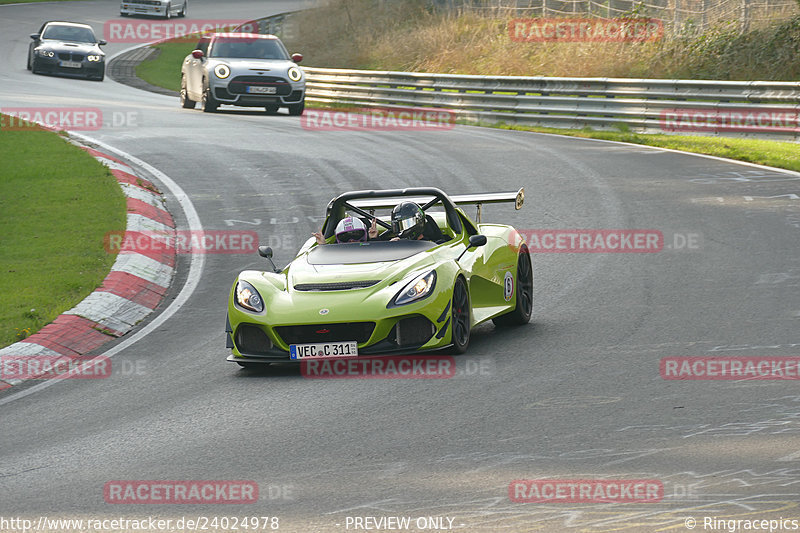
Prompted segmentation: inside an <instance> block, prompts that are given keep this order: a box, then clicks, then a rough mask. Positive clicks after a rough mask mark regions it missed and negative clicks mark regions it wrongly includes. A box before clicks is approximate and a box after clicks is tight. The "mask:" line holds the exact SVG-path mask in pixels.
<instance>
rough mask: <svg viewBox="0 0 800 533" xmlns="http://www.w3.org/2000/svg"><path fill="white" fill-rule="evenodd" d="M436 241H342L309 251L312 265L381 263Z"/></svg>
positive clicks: (428, 248)
mask: <svg viewBox="0 0 800 533" xmlns="http://www.w3.org/2000/svg"><path fill="white" fill-rule="evenodd" d="M434 246H436V243H433V242H430V241H409V240H401V241H394V242H390V241H386V242H383V241H375V242H353V243H341V244H336V245H331V246H317V247H316V248H314V249H313V250H311V251H310V252H309V253H308V262H309V263H310V264H312V265H354V264H357V263H380V262H383V261H399V260H401V259H405V258H407V257H411V256H412V255H415V254H418V253H420V252H424V251H425V250H430V249H431V248H433V247H434Z"/></svg>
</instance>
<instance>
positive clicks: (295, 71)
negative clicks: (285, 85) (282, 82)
mask: <svg viewBox="0 0 800 533" xmlns="http://www.w3.org/2000/svg"><path fill="white" fill-rule="evenodd" d="M286 74H287V75H288V76H289V79H290V80H292V81H300V78H302V77H303V73H302V72H300V69H299V68H297V67H292V68H290V69H289V72H287V73H286Z"/></svg>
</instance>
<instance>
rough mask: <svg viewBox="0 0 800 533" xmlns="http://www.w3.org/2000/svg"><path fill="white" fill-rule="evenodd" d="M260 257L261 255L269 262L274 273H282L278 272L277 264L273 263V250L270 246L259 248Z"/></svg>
mask: <svg viewBox="0 0 800 533" xmlns="http://www.w3.org/2000/svg"><path fill="white" fill-rule="evenodd" d="M258 255H260V256H261V257H263V258H264V259H266V260H267V261H269V266H271V267H272V271H273V272H275V273H278V272H280V270H278V269H277V268H276V267H275V263H273V262H272V248H270V247H269V246H259V247H258Z"/></svg>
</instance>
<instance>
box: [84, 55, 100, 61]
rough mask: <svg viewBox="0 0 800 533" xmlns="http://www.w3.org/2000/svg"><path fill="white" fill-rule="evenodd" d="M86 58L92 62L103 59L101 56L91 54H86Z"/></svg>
mask: <svg viewBox="0 0 800 533" xmlns="http://www.w3.org/2000/svg"><path fill="white" fill-rule="evenodd" d="M86 59H88V60H89V61H92V62H97V61H100V60H101V59H103V56H98V55H91V56H86Z"/></svg>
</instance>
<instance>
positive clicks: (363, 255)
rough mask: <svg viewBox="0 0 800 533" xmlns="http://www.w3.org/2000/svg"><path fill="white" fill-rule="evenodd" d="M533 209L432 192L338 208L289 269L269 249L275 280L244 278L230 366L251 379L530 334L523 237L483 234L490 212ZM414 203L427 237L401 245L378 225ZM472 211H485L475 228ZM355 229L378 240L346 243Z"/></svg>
mask: <svg viewBox="0 0 800 533" xmlns="http://www.w3.org/2000/svg"><path fill="white" fill-rule="evenodd" d="M523 200H524V191H523V189H520V190H519V191H516V192H508V193H487V194H467V195H460V196H452V197H450V196H447V195H446V194H445V193H444V192H443V191H441V190H439V189H437V188H433V187H415V188H408V189H396V190H379V191H356V192H348V193H344V194H341V195H340V196H337V197H336V198H334V199H333V200H331V202H330V203H329V204H328V207H327V217H326V220H325V224H324V225H323V227H322V231H321V233H320V235H319V236H318V238H316V239H315V238H313V237H312V238H310V239H309V240H308V241H307V242H306V243H305V244H304V245H303V246H302V248H301V249H300V251H299V252H298V253H297V256H296V257H295V258H294V260H292V262H291V263H289V265H287V266H286V267H285V268H283V269H282V270H279V269H277V268H275V267H274V264H272V260H271V257H272V250H271V249H270V248H268V247H265V246H262V247H260V248H259V253H260V254H261V255H262V256H263V257H265V258H267V260H268V262H269V264H270V266H271V268H270V269H269V270H266V271H255V270H246V271H244V272H242V273H241V274H239V276H238V278H237V279H236V281H235V282H234V284H233V287H232V288H231V291H230V296H229V302H228V317H227V321H226V331H227V347H228V348H230V349H231V350H232V354H231V355H230V356H229V357H228V361H233V362H236V363H239V364H240V365H242V366H244V367H250V366H255V365H263V364H265V363H278V362H293V361H296V362H300V361H303V360H309V359H321V358H341V357H358V356H374V355H383V354H399V353H402V354H407V353H411V352H418V351H429V350H438V349H440V348H449V349H450V351H452V352H454V353H463V352H464V351H466V349H467V346H468V345H469V338H470V330H471V329H472V328H473V327H475V326H476V325H477V324H480V323H482V322H485V321H487V320H490V319H491V320H493V321H494V323H495V324H496V325H513V324H525V323H527V322H528V321H529V320H530V317H531V313H532V309H533V269H532V267H531V259H530V255H529V253H528V247H527V246H526V245H525V241H524V239H523V238H522V237H521V235H520V234H519V233H518V232H517V231H516V230H515V229H514V228H513V227H511V226H507V225H503V224H482V223H480V213H481V205H482V204H486V203H499V202H510V203H514V204H515V207H516V209H519V208H521V207H522V203H523ZM409 202H413V203H414V204H416V205H415V207H416V208H418V209H419V210H420V211H419V212H420V217H421V219H420V220H421V223H424V225H425V228H424V235H423V234H419V235H417V236H416V238H398V237H396V236H395V235H396V234H403V232H401V231H400V229H401V226H398V225H396V224H395V223H394V222H395V221H394V220H393V217H394V214H393V215H392V217H389V216H386V215H385V214H384V215H381V214H380V213H381V212H385V211H386V210H388V209H392V208H394V207H395V206H397V205H399V204H401V203H403V204H408V203H409ZM462 205H475V206H477V213H478V215H477V221H478V222H477V223H475V222H473V221H472V220H471V219H470V218H469V217H468V216H467V215H466V213H465V212H464V211H463V209H462V208H461V207H459V206H462ZM376 212H377V213H378V214H376ZM393 213H394V211H393ZM345 218H347V219H348V222H349V221H354V220H355V219H356V218H358V219H359V220H361V221H363V222H364V223H368V224H370V225H371V226H372V228H373V229H372V232H371V233H372V234H374V235H370V238H369V239H368V240H366V239H365V240H364V241H359V242H336V241H337V238H338V236H339V235H338V234H337V231H338V229H337V227H338V226H340V223H341V222H342V221H344V219H345ZM389 220H392V224H390V223H389ZM355 224H356V225H359V226H360V224H362V223H361V222H358V221H355ZM351 225H352V224H351ZM360 227H363V226H360ZM381 230H383V232H382V233H379V232H380V231H381ZM430 235H435V236H436V237H435V238H434V237H430Z"/></svg>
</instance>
